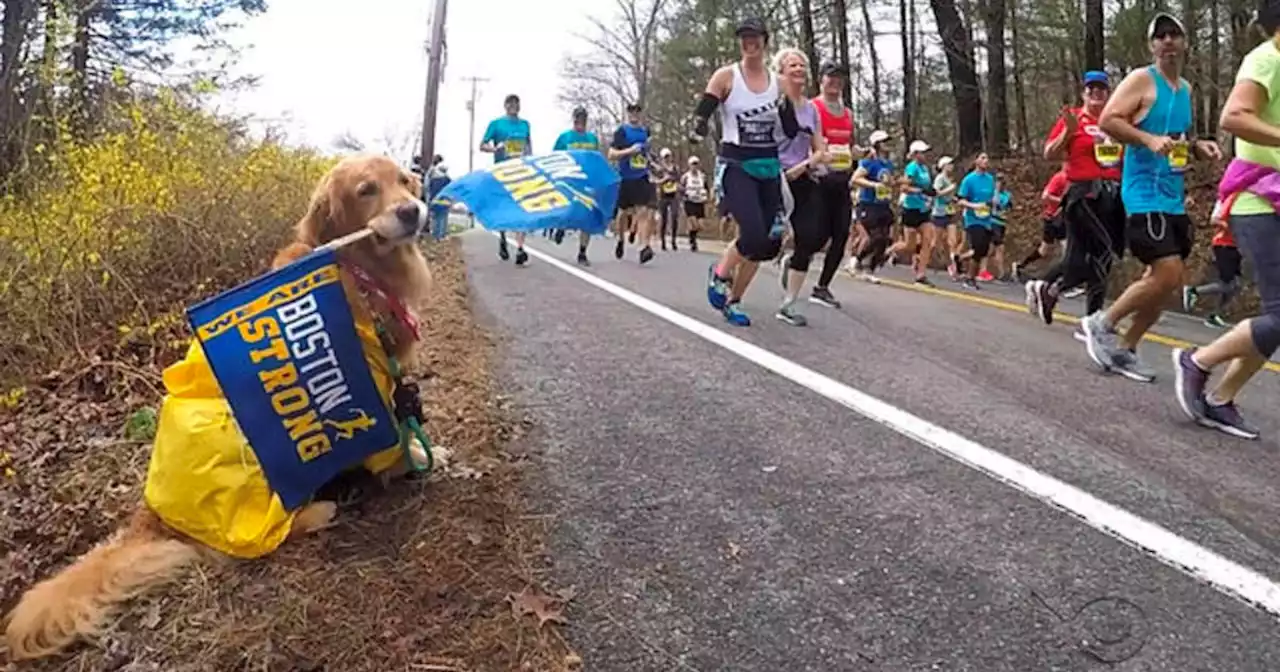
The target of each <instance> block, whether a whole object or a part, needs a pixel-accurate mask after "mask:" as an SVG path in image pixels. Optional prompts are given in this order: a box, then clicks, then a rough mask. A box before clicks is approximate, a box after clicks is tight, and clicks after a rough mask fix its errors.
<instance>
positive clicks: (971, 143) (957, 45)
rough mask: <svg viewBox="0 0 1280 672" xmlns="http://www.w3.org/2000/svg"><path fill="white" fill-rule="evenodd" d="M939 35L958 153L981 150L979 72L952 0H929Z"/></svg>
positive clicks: (963, 26) (969, 41) (967, 37)
mask: <svg viewBox="0 0 1280 672" xmlns="http://www.w3.org/2000/svg"><path fill="white" fill-rule="evenodd" d="M929 6H930V8H931V9H932V10H933V17H934V20H935V21H936V22H937V25H938V36H939V37H940V38H942V48H943V50H944V51H945V53H946V57H947V73H948V74H949V76H950V78H951V95H952V97H953V98H954V99H955V104H956V119H957V122H958V124H959V126H958V130H959V138H960V141H959V143H958V144H959V150H960V155H961V156H967V155H971V154H976V153H978V152H980V151H982V97H981V96H980V95H979V91H978V73H977V70H976V69H975V68H974V61H973V43H972V41H971V40H970V39H969V33H968V30H967V29H966V27H965V25H964V22H962V21H961V20H960V13H959V12H958V11H956V5H955V0H929Z"/></svg>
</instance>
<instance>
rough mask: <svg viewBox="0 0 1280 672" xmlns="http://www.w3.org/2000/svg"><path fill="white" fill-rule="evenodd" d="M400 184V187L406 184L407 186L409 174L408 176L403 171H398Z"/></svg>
mask: <svg viewBox="0 0 1280 672" xmlns="http://www.w3.org/2000/svg"><path fill="white" fill-rule="evenodd" d="M400 186H402V187H407V186H409V176H408V175H405V174H404V173H400Z"/></svg>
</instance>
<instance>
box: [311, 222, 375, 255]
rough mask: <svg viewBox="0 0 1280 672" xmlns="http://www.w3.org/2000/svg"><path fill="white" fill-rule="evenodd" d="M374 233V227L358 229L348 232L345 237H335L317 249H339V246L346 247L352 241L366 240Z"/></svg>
mask: <svg viewBox="0 0 1280 672" xmlns="http://www.w3.org/2000/svg"><path fill="white" fill-rule="evenodd" d="M374 233H375V232H374V230H373V229H370V228H367V227H366V228H363V229H360V230H359V231H356V232H354V233H348V234H347V235H345V236H343V237H341V238H335V239H333V240H331V241H329V242H327V243H325V244H324V245H321V246H320V247H318V248H316V249H317V250H336V249H338V248H342V247H346V246H347V245H350V244H351V243H355V242H358V241H361V240H364V239H365V238H368V237H369V236H372V235H374Z"/></svg>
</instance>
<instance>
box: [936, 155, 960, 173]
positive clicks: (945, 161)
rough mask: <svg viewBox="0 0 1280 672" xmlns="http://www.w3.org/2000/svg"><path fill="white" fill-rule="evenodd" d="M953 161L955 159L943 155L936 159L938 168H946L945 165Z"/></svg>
mask: <svg viewBox="0 0 1280 672" xmlns="http://www.w3.org/2000/svg"><path fill="white" fill-rule="evenodd" d="M955 161H956V160H955V159H953V158H951V157H949V156H944V157H942V158H941V159H938V170H942V169H943V168H946V167H947V166H949V165H951V164H953V163H955Z"/></svg>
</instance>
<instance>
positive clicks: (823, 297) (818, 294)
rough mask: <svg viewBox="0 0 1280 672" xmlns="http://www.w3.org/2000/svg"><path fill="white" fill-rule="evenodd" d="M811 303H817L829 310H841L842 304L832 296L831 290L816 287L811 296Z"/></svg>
mask: <svg viewBox="0 0 1280 672" xmlns="http://www.w3.org/2000/svg"><path fill="white" fill-rule="evenodd" d="M809 302H810V303H816V304H818V305H820V306H826V307H828V308H839V307H840V302H839V301H836V297H835V296H833V295H832V294H831V290H830V289H827V288H826V287H814V288H813V293H812V294H810V295H809Z"/></svg>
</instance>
